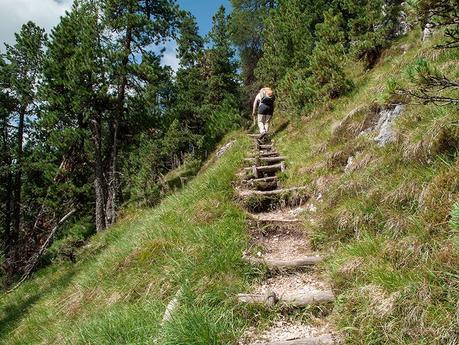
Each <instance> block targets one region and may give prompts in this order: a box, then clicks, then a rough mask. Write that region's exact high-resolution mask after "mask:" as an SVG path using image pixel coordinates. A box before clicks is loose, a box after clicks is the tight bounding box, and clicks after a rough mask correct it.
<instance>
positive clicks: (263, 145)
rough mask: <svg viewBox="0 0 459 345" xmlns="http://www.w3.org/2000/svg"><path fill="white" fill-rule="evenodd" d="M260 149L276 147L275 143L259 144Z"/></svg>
mask: <svg viewBox="0 0 459 345" xmlns="http://www.w3.org/2000/svg"><path fill="white" fill-rule="evenodd" d="M258 148H259V149H260V150H272V149H273V148H274V146H273V144H260V145H258Z"/></svg>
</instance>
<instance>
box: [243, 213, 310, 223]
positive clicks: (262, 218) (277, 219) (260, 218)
mask: <svg viewBox="0 0 459 345" xmlns="http://www.w3.org/2000/svg"><path fill="white" fill-rule="evenodd" d="M248 217H249V218H250V219H252V220H254V221H256V222H266V223H300V222H301V219H299V218H296V217H295V218H291V217H290V218H289V217H283V216H282V214H279V215H276V216H270V215H261V214H253V213H248Z"/></svg>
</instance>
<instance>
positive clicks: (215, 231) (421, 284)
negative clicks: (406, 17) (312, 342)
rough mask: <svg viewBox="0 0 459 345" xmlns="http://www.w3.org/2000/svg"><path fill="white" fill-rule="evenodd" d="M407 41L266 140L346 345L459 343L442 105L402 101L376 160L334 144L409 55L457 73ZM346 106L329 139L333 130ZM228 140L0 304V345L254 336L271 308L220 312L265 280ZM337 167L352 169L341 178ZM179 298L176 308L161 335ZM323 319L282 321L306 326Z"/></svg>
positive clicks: (305, 314)
mask: <svg viewBox="0 0 459 345" xmlns="http://www.w3.org/2000/svg"><path fill="white" fill-rule="evenodd" d="M418 36H419V35H418V34H417V33H414V32H413V33H411V34H410V35H408V36H407V37H404V38H402V39H401V40H400V41H399V42H396V43H395V44H394V45H393V47H392V48H390V49H388V50H387V51H385V52H384V54H383V56H382V58H381V60H380V61H379V63H378V64H377V66H376V67H375V68H374V69H373V70H371V71H364V70H363V69H362V68H361V66H359V65H358V64H357V65H356V64H354V65H352V66H349V70H348V72H349V73H350V74H351V75H352V78H353V79H354V81H355V85H356V87H355V89H354V90H353V91H352V92H351V93H350V94H349V95H347V96H345V97H341V98H339V99H337V100H333V101H330V102H328V103H327V104H324V105H323V107H320V108H318V109H316V110H315V111H314V112H313V113H311V114H309V116H307V117H303V118H298V116H296V114H290V115H289V114H282V116H281V114H277V115H276V116H275V123H274V127H275V128H278V129H279V131H278V133H277V134H276V135H275V137H274V140H275V144H276V147H277V149H278V150H279V151H280V152H281V154H282V155H286V156H287V171H286V172H285V173H282V174H281V176H280V180H281V183H282V185H283V186H294V185H307V186H308V193H311V202H312V203H313V204H314V205H315V206H316V207H317V211H316V212H313V213H311V214H307V215H306V216H305V223H306V225H307V229H308V230H309V231H310V234H311V238H312V242H313V245H314V246H315V249H317V250H322V251H325V252H327V253H328V254H329V256H328V260H327V261H326V262H325V263H324V264H323V265H322V269H323V270H324V271H325V272H326V273H327V274H328V275H329V277H330V278H331V281H332V282H333V286H334V290H335V294H336V295H337V301H336V303H335V306H334V308H333V310H332V311H331V314H330V315H329V316H330V320H331V321H332V322H333V323H334V324H335V326H336V328H337V330H338V331H339V332H340V333H341V334H342V335H343V338H345V339H346V342H347V343H348V344H353V345H355V344H362V345H363V344H365V345H368V344H425V345H431V344H451V345H452V344H457V343H459V332H458V326H457V301H458V300H459V275H458V267H459V225H458V222H459V221H458V220H459V206H458V204H457V202H458V200H459V161H458V153H459V123H458V117H457V114H458V110H457V107H453V106H445V107H438V106H434V105H423V104H416V103H410V104H408V105H407V106H406V110H405V111H404V113H403V115H402V116H401V117H400V118H399V119H397V121H396V123H395V128H396V131H397V133H398V138H397V141H396V142H395V143H392V144H389V145H387V146H385V147H382V148H381V147H378V146H377V145H375V143H374V142H373V141H372V139H371V137H370V138H368V137H365V136H361V137H356V136H354V135H351V133H350V129H352V128H353V127H352V126H357V125H360V124H362V121H364V119H365V117H366V116H367V115H371V112H372V111H373V110H372V109H375V108H377V107H384V106H386V105H388V104H390V103H394V102H400V97H399V96H398V95H394V94H393V93H391V90H392V84H394V83H395V84H397V85H398V86H405V87H406V86H409V85H411V84H410V81H409V76H408V71H409V69H410V68H411V66H412V65H413V63H415V61H416V59H418V58H425V59H427V60H429V61H430V62H431V63H432V64H434V65H435V66H437V67H438V68H439V69H440V70H442V71H444V72H445V73H448V74H449V75H452V76H454V77H458V76H459V69H458V64H457V61H458V58H459V56H458V52H454V51H451V50H450V51H445V50H442V51H438V50H435V49H433V48H432V46H433V45H434V44H435V42H436V40H437V39H438V35H437V37H435V38H434V39H433V40H432V41H431V42H429V43H427V44H424V45H421V43H420V41H419V37H418ZM407 45H409V49H407ZM357 107H362V109H363V110H362V112H361V113H360V114H358V115H356V116H355V117H353V118H351V119H348V121H347V122H346V124H344V125H343V128H344V131H336V130H335V131H333V128H336V126H337V125H338V124H339V123H340V122H341V121H342V120H343V119H344V118H345V117H346V115H347V114H349V112H351V111H352V110H353V109H355V108H357ZM287 120H289V121H290V123H289V125H287V126H285V123H286V121H287ZM281 129H282V130H281ZM233 136H235V138H236V139H237V141H236V145H235V147H233V148H232V149H231V150H230V151H229V152H228V153H226V154H225V155H224V156H223V157H222V158H221V159H220V160H219V161H215V160H214V159H212V160H211V161H210V162H208V163H207V164H206V165H205V167H204V168H203V169H202V171H201V172H200V174H198V176H197V177H196V178H195V179H194V180H193V181H191V182H190V183H189V184H188V185H187V186H186V187H185V188H184V189H183V190H181V191H180V192H178V193H176V194H173V195H171V196H169V197H168V198H166V199H165V200H164V201H163V203H162V204H161V205H160V206H158V207H156V208H154V209H145V210H130V211H129V212H127V214H126V215H125V217H124V219H123V220H121V221H120V222H119V223H118V224H117V225H116V226H115V227H113V228H111V229H110V230H108V231H106V232H105V233H103V234H99V235H96V236H95V237H94V238H93V239H92V240H91V241H90V243H89V244H88V245H86V246H85V247H84V248H83V249H81V251H80V252H79V253H78V262H77V264H70V263H65V262H63V263H60V264H55V265H52V266H49V267H48V268H46V269H43V270H41V271H39V272H38V273H37V274H36V275H35V276H34V277H33V279H31V280H30V281H28V282H27V283H25V284H24V285H23V286H21V287H20V288H19V289H18V290H17V291H15V292H13V293H12V294H10V295H5V296H3V297H2V299H1V301H0V338H1V342H2V343H3V344H147V343H148V344H152V343H153V341H154V340H156V341H157V344H183V345H185V344H190V345H191V344H203V345H204V344H234V343H235V341H236V339H238V337H239V336H240V334H241V333H242V332H243V330H244V329H245V327H247V326H249V325H256V326H257V327H259V328H260V329H262V328H265V327H267V326H268V325H269V322H270V321H272V320H273V319H274V318H275V317H276V311H275V310H274V311H267V310H264V309H262V308H254V307H241V306H237V305H235V303H234V295H235V294H236V293H238V292H240V291H247V288H248V286H249V284H250V283H253V282H254V281H257V280H261V279H262V277H263V276H264V275H265V274H266V272H265V271H264V270H259V269H249V268H248V267H247V266H245V265H244V264H243V263H242V262H241V253H242V251H243V250H245V249H246V248H247V241H248V238H247V237H248V234H247V232H246V229H245V219H244V214H243V212H242V211H241V209H239V208H238V207H237V206H236V204H235V202H234V200H233V197H234V195H233V190H232V187H231V182H232V180H233V179H234V178H235V177H234V174H235V173H236V171H237V170H238V168H239V167H240V166H242V159H243V157H244V155H245V153H246V152H247V150H248V147H249V142H248V140H246V139H243V134H242V133H239V134H235V135H233ZM349 156H354V157H355V159H354V162H355V163H354V168H353V169H352V170H350V171H344V166H345V165H346V163H347V159H348V157H349ZM453 205H456V206H453ZM452 210H453V211H452ZM309 216H311V217H312V219H313V221H310V217H309ZM179 289H182V291H183V294H182V297H181V304H180V307H179V309H178V311H177V313H176V314H175V317H174V318H173V319H172V320H171V321H170V322H169V323H167V324H166V325H164V326H161V325H160V323H161V318H162V315H163V312H164V310H165V307H166V305H167V303H168V302H169V301H170V300H171V299H172V298H173V297H174V295H175V294H176V292H177V291H178V290H179ZM329 312H330V309H328V308H324V309H323V310H322V309H320V308H319V309H318V310H317V309H316V310H310V309H308V310H305V311H299V312H295V313H293V314H291V315H289V317H291V318H293V319H296V320H305V321H307V322H308V321H310V320H313V319H314V317H317V316H319V317H322V316H324V315H327V314H328V313H329Z"/></svg>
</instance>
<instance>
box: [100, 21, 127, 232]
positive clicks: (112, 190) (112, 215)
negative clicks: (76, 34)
mask: <svg viewBox="0 0 459 345" xmlns="http://www.w3.org/2000/svg"><path fill="white" fill-rule="evenodd" d="M131 43H132V28H131V26H130V25H129V24H128V27H127V29H126V37H125V39H124V45H123V48H124V56H123V59H122V63H121V73H122V75H121V80H120V84H119V85H118V96H117V100H116V111H115V115H114V118H113V122H112V125H111V129H112V143H111V144H112V145H111V152H110V163H109V173H108V190H107V204H106V208H105V222H106V224H107V226H110V225H112V224H114V223H115V221H116V201H117V192H118V187H119V183H118V174H117V156H118V130H119V128H118V127H119V121H120V120H121V119H122V118H123V116H124V103H125V98H126V86H127V80H128V79H127V71H126V68H127V66H128V64H129V55H130V54H131Z"/></svg>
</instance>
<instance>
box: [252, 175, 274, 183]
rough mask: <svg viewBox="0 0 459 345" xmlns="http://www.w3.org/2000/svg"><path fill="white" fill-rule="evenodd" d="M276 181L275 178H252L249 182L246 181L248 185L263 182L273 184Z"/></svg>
mask: <svg viewBox="0 0 459 345" xmlns="http://www.w3.org/2000/svg"><path fill="white" fill-rule="evenodd" d="M274 181H277V176H268V177H262V178H254V179H251V180H248V182H250V183H263V182H274Z"/></svg>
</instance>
